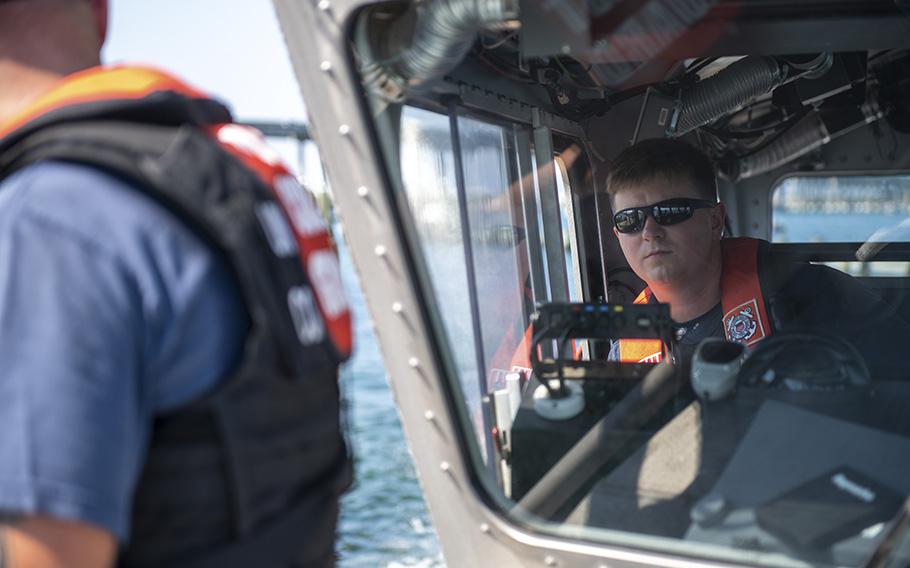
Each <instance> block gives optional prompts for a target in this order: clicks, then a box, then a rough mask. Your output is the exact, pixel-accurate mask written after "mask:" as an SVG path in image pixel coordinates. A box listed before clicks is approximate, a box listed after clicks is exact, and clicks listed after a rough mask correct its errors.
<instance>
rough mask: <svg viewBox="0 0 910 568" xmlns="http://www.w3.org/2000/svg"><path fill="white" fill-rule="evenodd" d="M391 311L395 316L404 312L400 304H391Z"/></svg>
mask: <svg viewBox="0 0 910 568" xmlns="http://www.w3.org/2000/svg"><path fill="white" fill-rule="evenodd" d="M392 311H393V312H395V313H396V314H400V313H401V312H403V311H404V306H402V305H401V302H393V303H392Z"/></svg>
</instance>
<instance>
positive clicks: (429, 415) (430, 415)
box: [423, 410, 436, 422]
mask: <svg viewBox="0 0 910 568" xmlns="http://www.w3.org/2000/svg"><path fill="white" fill-rule="evenodd" d="M423 417H424V418H426V419H427V420H429V421H430V422H432V421H434V420H436V414H434V413H433V411H432V410H427V411H426V412H424V413H423Z"/></svg>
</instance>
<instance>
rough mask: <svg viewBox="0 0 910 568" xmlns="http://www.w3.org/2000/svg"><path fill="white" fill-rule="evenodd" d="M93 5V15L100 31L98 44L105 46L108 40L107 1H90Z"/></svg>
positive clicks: (96, 26)
mask: <svg viewBox="0 0 910 568" xmlns="http://www.w3.org/2000/svg"><path fill="white" fill-rule="evenodd" d="M89 2H90V3H91V5H92V14H93V15H94V17H95V28H96V29H97V30H98V44H99V45H104V40H105V39H107V13H108V2H107V0H89Z"/></svg>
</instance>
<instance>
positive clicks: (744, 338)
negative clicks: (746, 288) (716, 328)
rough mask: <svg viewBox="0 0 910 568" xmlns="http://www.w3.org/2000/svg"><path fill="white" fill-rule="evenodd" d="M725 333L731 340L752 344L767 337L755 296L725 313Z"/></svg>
mask: <svg viewBox="0 0 910 568" xmlns="http://www.w3.org/2000/svg"><path fill="white" fill-rule="evenodd" d="M724 333H725V334H726V336H727V339H728V340H729V341H738V342H740V343H745V344H746V345H752V344H753V343H755V342H756V341H760V340H761V339H764V338H765V326H764V323H763V322H762V320H761V316H760V315H759V312H758V303H757V302H756V301H755V298H753V299H751V300H749V301H748V302H745V303H743V304H740V305H738V306H736V307H735V308H733V309H732V310H730V311H728V312H727V313H726V314H724Z"/></svg>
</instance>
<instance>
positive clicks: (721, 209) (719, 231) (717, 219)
mask: <svg viewBox="0 0 910 568" xmlns="http://www.w3.org/2000/svg"><path fill="white" fill-rule="evenodd" d="M726 219H727V208H726V206H724V204H723V203H718V204H717V205H715V206H714V209H712V210H711V233H712V234H713V235H714V237H715V238H717V239H720V238H721V237H722V236H723V234H724V225H725V223H724V221H726Z"/></svg>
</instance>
